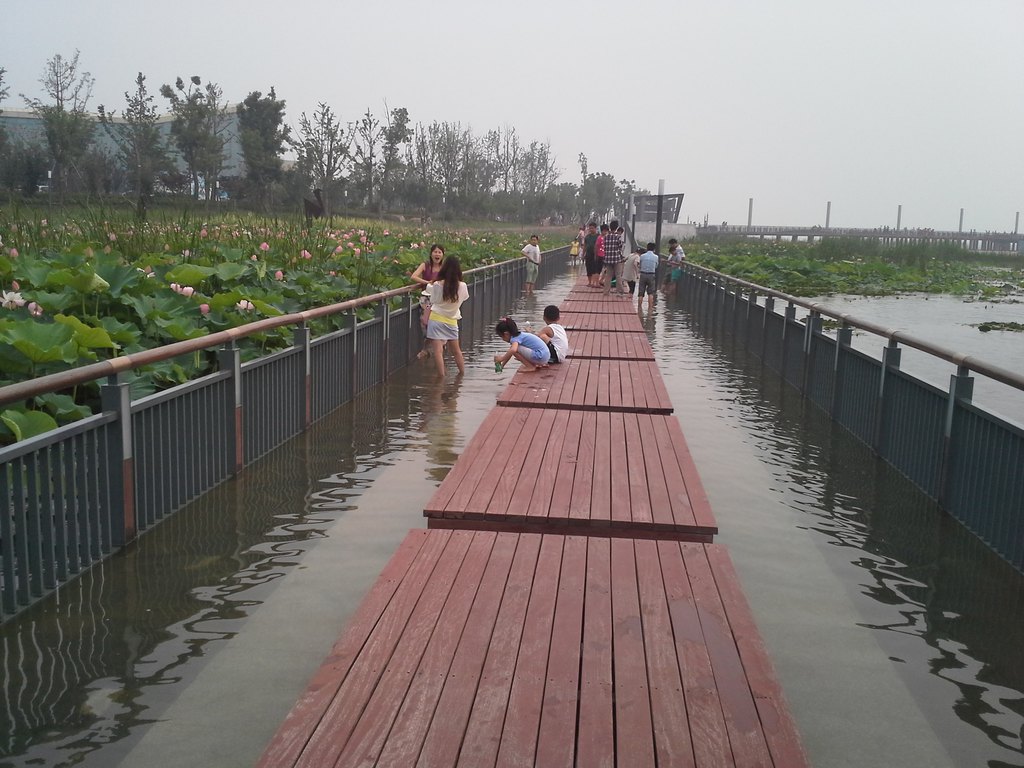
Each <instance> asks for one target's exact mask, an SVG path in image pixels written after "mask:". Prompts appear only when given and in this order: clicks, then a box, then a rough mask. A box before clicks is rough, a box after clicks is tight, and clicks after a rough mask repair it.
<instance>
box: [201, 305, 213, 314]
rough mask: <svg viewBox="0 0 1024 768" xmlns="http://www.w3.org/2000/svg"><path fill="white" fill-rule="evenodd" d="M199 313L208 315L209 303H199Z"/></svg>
mask: <svg viewBox="0 0 1024 768" xmlns="http://www.w3.org/2000/svg"><path fill="white" fill-rule="evenodd" d="M199 314H201V315H208V314H210V305H209V304H200V305H199Z"/></svg>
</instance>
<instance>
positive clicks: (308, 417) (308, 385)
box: [292, 323, 313, 429]
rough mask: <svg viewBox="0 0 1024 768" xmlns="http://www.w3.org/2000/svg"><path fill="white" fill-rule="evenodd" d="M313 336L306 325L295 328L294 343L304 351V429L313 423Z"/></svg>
mask: <svg viewBox="0 0 1024 768" xmlns="http://www.w3.org/2000/svg"><path fill="white" fill-rule="evenodd" d="M312 341H313V334H312V331H311V330H310V328H309V326H308V325H307V324H306V323H300V324H299V325H297V326H295V329H294V330H293V332H292V343H293V344H294V345H295V346H296V347H298V348H299V349H300V350H302V354H301V358H302V428H303V429H309V425H310V424H312V423H313V351H312Z"/></svg>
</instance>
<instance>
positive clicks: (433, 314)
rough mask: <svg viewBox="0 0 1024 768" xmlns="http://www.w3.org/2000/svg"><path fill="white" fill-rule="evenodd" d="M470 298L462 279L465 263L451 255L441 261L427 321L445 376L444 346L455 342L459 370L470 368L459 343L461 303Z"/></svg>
mask: <svg viewBox="0 0 1024 768" xmlns="http://www.w3.org/2000/svg"><path fill="white" fill-rule="evenodd" d="M468 298H469V287H468V286H467V285H466V284H465V283H464V282H462V265H461V264H459V260H458V259H457V258H455V257H454V256H449V257H448V258H446V259H445V260H444V263H443V264H441V271H440V272H438V273H437V280H436V281H434V282H433V283H431V284H430V305H431V306H430V319H429V320H428V321H427V339H428V340H429V344H430V349H431V352H432V353H433V355H434V364H435V365H436V366H437V372H438V374H439V375H441V376H442V377H443V376H444V357H443V356H442V354H443V352H444V347H445V345H446V344H450V345H451V352H452V357H454V358H455V365H457V366H458V368H459V373H465V372H466V364H465V362H464V361H463V359H462V348H461V347H460V346H459V320H461V319H462V312H461V310H460V307H461V306H462V302H464V301H465V300H466V299H468Z"/></svg>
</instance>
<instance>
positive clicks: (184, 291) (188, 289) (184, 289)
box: [178, 285, 196, 296]
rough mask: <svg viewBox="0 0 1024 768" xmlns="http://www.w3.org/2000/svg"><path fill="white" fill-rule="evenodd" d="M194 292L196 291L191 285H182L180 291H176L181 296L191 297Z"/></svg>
mask: <svg viewBox="0 0 1024 768" xmlns="http://www.w3.org/2000/svg"><path fill="white" fill-rule="evenodd" d="M195 292H196V289H195V288H193V287H192V286H191V285H183V286H181V290H180V291H178V293H180V294H181V295H182V296H191V295H192V294H193V293H195Z"/></svg>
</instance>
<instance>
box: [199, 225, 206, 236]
mask: <svg viewBox="0 0 1024 768" xmlns="http://www.w3.org/2000/svg"><path fill="white" fill-rule="evenodd" d="M199 236H200V237H206V227H203V228H202V229H200V230H199Z"/></svg>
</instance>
